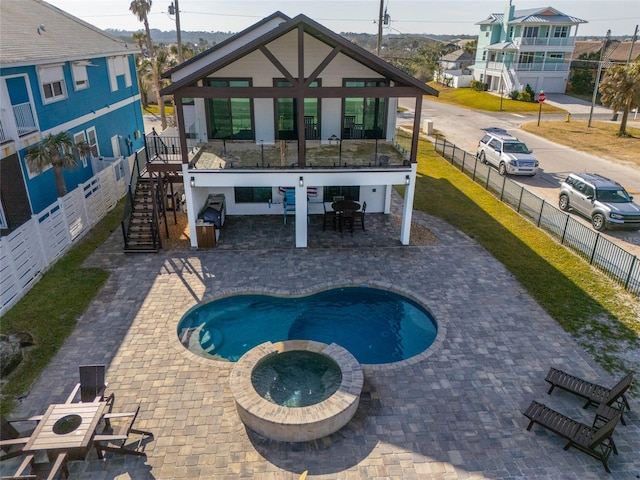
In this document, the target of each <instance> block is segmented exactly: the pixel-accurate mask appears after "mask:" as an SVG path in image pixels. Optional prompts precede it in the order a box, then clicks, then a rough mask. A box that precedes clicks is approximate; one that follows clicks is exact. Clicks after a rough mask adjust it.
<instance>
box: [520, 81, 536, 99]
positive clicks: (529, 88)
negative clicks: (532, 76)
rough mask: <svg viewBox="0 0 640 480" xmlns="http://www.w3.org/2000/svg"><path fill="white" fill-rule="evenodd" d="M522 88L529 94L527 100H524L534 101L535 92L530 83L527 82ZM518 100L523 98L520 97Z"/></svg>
mask: <svg viewBox="0 0 640 480" xmlns="http://www.w3.org/2000/svg"><path fill="white" fill-rule="evenodd" d="M524 90H525V92H527V93H528V94H529V100H526V101H527V102H535V101H536V92H534V91H533V88H531V85H529V84H528V83H527V86H526V87H525V89H524ZM520 100H523V99H520ZM523 101H524V100H523Z"/></svg>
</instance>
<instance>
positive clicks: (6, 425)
mask: <svg viewBox="0 0 640 480" xmlns="http://www.w3.org/2000/svg"><path fill="white" fill-rule="evenodd" d="M41 418H42V416H41V415H38V416H35V417H29V418H20V419H15V420H7V419H6V418H4V417H2V419H1V422H0V423H1V430H0V450H2V451H3V452H4V454H3V455H1V456H0V461H4V460H9V459H10V458H14V457H17V456H19V455H22V449H23V448H24V446H25V445H26V443H27V442H28V441H29V437H30V436H31V433H33V431H34V430H35V424H37V423H38V421H39V420H40V419H41ZM22 422H29V423H33V424H34V425H31V426H30V427H29V428H28V429H27V430H25V431H23V432H20V431H18V429H17V428H16V427H14V426H13V424H14V423H22Z"/></svg>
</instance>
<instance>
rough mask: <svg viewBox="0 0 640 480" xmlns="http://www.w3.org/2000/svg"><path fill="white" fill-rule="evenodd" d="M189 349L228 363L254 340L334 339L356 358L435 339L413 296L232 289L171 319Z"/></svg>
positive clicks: (395, 352) (381, 356)
mask: <svg viewBox="0 0 640 480" xmlns="http://www.w3.org/2000/svg"><path fill="white" fill-rule="evenodd" d="M177 333H178V337H179V339H180V341H181V343H182V344H183V345H184V346H185V347H186V348H188V349H189V350H190V351H191V352H193V353H195V354H197V355H200V356H203V357H207V358H215V359H219V360H227V361H232V362H236V361H237V360H238V359H239V358H240V357H241V356H242V355H243V354H244V353H246V352H247V351H249V350H251V349H252V348H253V347H255V346H257V345H260V344H261V343H264V342H267V341H270V342H281V341H285V340H314V341H317V342H322V343H326V344H331V343H336V344H338V345H341V346H342V347H344V348H345V349H346V350H348V351H349V352H350V353H351V354H352V355H353V356H354V357H355V358H356V359H357V360H358V362H360V363H361V364H384V363H394V362H398V361H401V360H406V359H408V358H411V357H413V356H415V355H418V354H419V353H421V352H423V351H424V350H426V349H427V348H428V347H429V346H430V345H431V344H432V343H433V341H434V340H435V338H436V334H437V324H436V322H435V320H434V318H433V317H432V315H431V314H430V313H429V312H428V311H427V310H426V309H425V308H424V307H422V306H420V305H419V304H418V303H417V302H414V301H413V300H411V299H409V298H407V297H404V296H402V295H399V294H397V293H394V292H390V291H387V290H382V289H378V288H371V287H344V288H335V289H331V290H325V291H322V292H319V293H315V294H313V295H308V296H304V297H287V298H284V297H275V296H270V295H234V296H230V297H225V298H221V299H219V300H214V301H212V302H209V303H205V304H203V305H197V306H195V307H193V308H191V309H190V310H189V311H187V313H185V315H184V316H183V317H182V319H181V320H180V322H179V324H178V332H177Z"/></svg>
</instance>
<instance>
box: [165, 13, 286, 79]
mask: <svg viewBox="0 0 640 480" xmlns="http://www.w3.org/2000/svg"><path fill="white" fill-rule="evenodd" d="M276 18H281V19H282V20H284V21H285V22H287V21H289V20H291V17H289V16H288V15H285V14H284V13H282V12H280V11H277V12H274V13H272V14H271V15H269V16H268V17H265V18H263V19H262V20H260V21H259V22H257V23H254V24H253V25H251V26H250V27H247V28H245V29H244V30H242V31H241V32H238V33H236V34H235V35H233V36H231V37H229V38H227V39H225V40H223V41H222V42H220V43H217V44H215V45H214V46H213V47H211V48H209V49H207V50H205V51H204V52H202V53H199V54H198V55H196V56H194V57H191V58H190V59H189V60H185V61H184V62H182V63H181V64H180V65H178V66H176V67H173V68H172V69H171V70H167V71H166V72H164V73H163V74H162V78H170V77H171V75H173V73H174V72H176V71H178V70H180V69H182V68H183V67H186V66H188V65H191V64H192V63H195V62H197V61H198V60H200V59H201V58H202V57H206V56H207V55H209V54H211V53H213V52H215V51H216V50H220V49H221V48H224V47H225V46H227V45H228V44H230V43H231V42H234V41H235V40H237V39H238V38H239V37H242V36H244V35H246V34H247V33H250V32H252V31H254V30H256V29H258V28H260V27H261V26H263V25H265V24H266V23H269V22H270V21H271V20H274V19H276Z"/></svg>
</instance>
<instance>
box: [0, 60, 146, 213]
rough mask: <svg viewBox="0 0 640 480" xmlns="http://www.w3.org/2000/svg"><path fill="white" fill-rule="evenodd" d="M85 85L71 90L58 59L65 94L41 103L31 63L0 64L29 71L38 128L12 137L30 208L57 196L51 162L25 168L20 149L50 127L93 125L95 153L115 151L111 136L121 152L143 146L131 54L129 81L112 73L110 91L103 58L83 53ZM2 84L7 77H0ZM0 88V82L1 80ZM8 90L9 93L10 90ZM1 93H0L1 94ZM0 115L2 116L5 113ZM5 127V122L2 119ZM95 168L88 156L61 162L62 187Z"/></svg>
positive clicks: (8, 71)
mask: <svg viewBox="0 0 640 480" xmlns="http://www.w3.org/2000/svg"><path fill="white" fill-rule="evenodd" d="M86 60H87V62H88V63H90V64H91V66H87V67H86V72H87V79H88V87H87V88H84V89H81V90H77V91H76V90H75V88H74V79H73V74H72V68H71V63H70V62H65V63H64V65H63V67H62V68H63V73H64V81H65V90H66V98H63V99H61V100H58V101H53V102H49V103H46V104H45V103H44V101H43V97H42V91H41V88H40V79H39V77H38V72H37V67H36V66H26V67H14V68H11V67H10V68H3V69H2V77H3V78H5V77H12V76H18V75H25V74H26V75H27V76H28V86H29V89H30V92H31V100H32V101H31V107H32V109H33V113H34V116H35V118H36V123H37V125H38V127H39V130H40V134H39V135H36V136H35V137H34V138H29V139H28V141H26V142H25V138H15V137H14V138H12V139H13V140H14V141H15V145H16V148H17V150H18V154H19V158H20V163H21V167H22V170H23V171H24V172H25V179H24V180H23V182H26V188H27V192H28V195H29V198H30V204H31V208H32V209H33V213H39V212H40V211H42V210H43V209H44V208H46V207H47V206H48V205H50V204H51V203H52V202H53V201H55V199H56V188H55V180H54V175H53V170H52V169H51V168H49V169H47V170H45V171H43V172H42V173H40V174H36V173H35V172H29V169H28V167H27V165H26V161H25V155H26V152H27V150H28V149H29V148H30V147H32V146H33V145H34V144H35V143H37V142H38V141H40V140H41V139H43V138H44V137H45V136H46V135H48V134H49V133H53V134H55V133H58V132H60V131H68V132H69V133H70V134H71V135H75V134H77V133H80V132H85V135H86V132H87V130H90V129H95V134H96V137H97V145H98V152H99V154H100V156H106V157H112V156H114V155H115V153H116V152H114V148H113V144H112V141H111V139H112V137H114V136H116V137H117V138H118V144H119V145H120V153H121V154H122V155H125V156H126V155H130V154H131V153H132V152H134V151H136V150H138V149H140V148H142V146H143V145H144V140H143V138H142V133H144V122H143V119H142V109H141V103H140V95H139V90H138V83H137V81H136V71H135V64H134V58H133V55H128V56H127V65H128V68H129V72H130V76H131V85H129V86H127V85H126V83H125V78H124V76H123V75H121V76H119V77H118V78H117V86H118V88H117V90H115V91H111V86H110V83H109V70H108V66H107V59H106V58H105V57H102V58H87V59H86ZM3 84H5V85H6V82H3ZM3 88H5V87H4V86H3ZM11 93H12V92H10V91H8V94H9V96H11ZM3 98H4V95H3ZM6 115H7V114H6V113H5V115H3V120H4V121H6V119H7V117H6ZM3 127H4V122H3ZM93 174H94V172H93V169H92V167H91V162H89V161H87V162H79V164H78V166H77V167H76V168H65V169H64V178H65V183H66V185H67V190H69V191H71V190H72V189H74V188H75V187H77V186H78V185H79V184H82V183H84V182H86V181H87V180H88V179H89V178H91V177H92V175H93Z"/></svg>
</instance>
